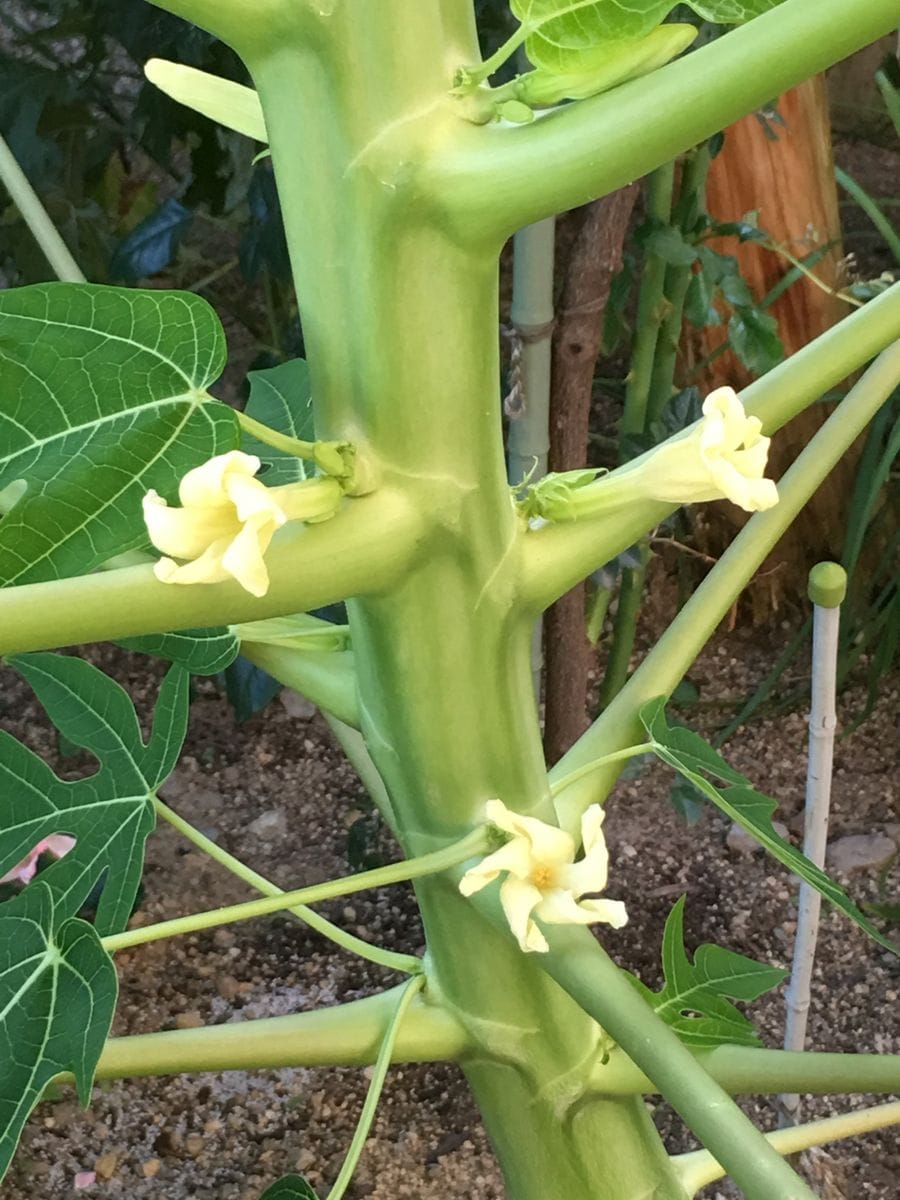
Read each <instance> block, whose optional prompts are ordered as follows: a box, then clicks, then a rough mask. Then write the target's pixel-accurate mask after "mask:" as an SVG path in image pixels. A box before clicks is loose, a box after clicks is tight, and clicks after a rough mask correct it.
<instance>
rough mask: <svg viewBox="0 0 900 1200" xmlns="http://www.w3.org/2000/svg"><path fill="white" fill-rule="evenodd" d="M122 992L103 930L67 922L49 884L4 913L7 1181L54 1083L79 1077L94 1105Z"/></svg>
mask: <svg viewBox="0 0 900 1200" xmlns="http://www.w3.org/2000/svg"><path fill="white" fill-rule="evenodd" d="M116 992H117V984H116V972H115V968H114V966H113V964H112V961H111V959H110V957H109V955H108V954H107V953H106V951H105V950H104V949H103V947H102V945H101V943H100V938H99V937H98V935H97V932H96V930H94V929H93V928H92V927H91V926H90V925H88V924H87V923H86V922H84V921H79V920H64V921H62V923H60V922H59V913H58V911H57V910H56V909H55V906H54V901H53V894H52V891H51V889H50V888H49V887H48V886H47V884H46V883H44V882H41V881H38V882H36V883H33V884H32V885H31V886H30V887H29V888H28V889H27V890H26V891H25V892H24V893H23V894H22V895H21V896H17V897H16V899H15V900H10V901H7V903H6V904H4V905H2V906H0V1179H2V1178H3V1176H4V1174H5V1173H6V1170H7V1168H8V1166H9V1163H10V1160H11V1158H12V1156H13V1153H14V1151H15V1148H16V1143H17V1142H18V1139H19V1135H20V1134H21V1132H22V1127H23V1125H24V1124H25V1121H26V1119H27V1118H28V1114H29V1113H30V1112H31V1110H32V1109H33V1108H34V1106H35V1105H36V1104H37V1102H38V1101H39V1100H40V1098H41V1094H42V1093H43V1091H44V1088H45V1087H46V1086H47V1084H48V1083H49V1082H50V1081H51V1080H52V1079H53V1078H54V1076H56V1075H58V1074H60V1072H62V1071H71V1072H72V1073H73V1074H74V1076H75V1085H76V1087H77V1089H78V1095H79V1098H80V1100H81V1102H82V1104H87V1103H88V1100H89V1099H90V1094H91V1084H92V1082H93V1077H94V1070H95V1068H96V1065H97V1060H98V1059H99V1057H100V1052H101V1050H102V1049H103V1045H104V1043H105V1041H106V1037H107V1034H108V1033H109V1028H110V1025H111V1024H112V1018H113V1013H114V1011H115V1006H116Z"/></svg>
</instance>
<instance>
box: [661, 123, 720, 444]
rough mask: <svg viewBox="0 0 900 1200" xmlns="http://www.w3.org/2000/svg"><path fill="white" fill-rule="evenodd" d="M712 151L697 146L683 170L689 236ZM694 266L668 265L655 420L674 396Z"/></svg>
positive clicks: (682, 225) (682, 223)
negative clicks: (676, 371)
mask: <svg viewBox="0 0 900 1200" xmlns="http://www.w3.org/2000/svg"><path fill="white" fill-rule="evenodd" d="M709 164H710V154H709V148H708V146H707V145H703V146H698V148H697V149H696V150H695V151H694V152H693V153H692V154H691V155H689V156H688V157H687V159H686V160H685V163H684V168H683V170H682V178H681V191H680V193H679V197H678V204H677V206H676V210H675V213H674V219H675V222H676V225H677V228H678V229H680V231H681V233H682V235H683V236H684V237H686V238H687V237H690V235H691V233H692V232H693V230H694V226H695V225H696V223H697V218H698V216H699V215H700V212H701V211H702V209H703V206H704V203H705V197H706V177H707V175H708V174H709ZM692 277H693V270H692V268H691V265H690V264H689V263H688V264H678V265H676V264H671V265H670V266H668V267H667V268H666V277H665V317H664V319H663V323H662V328H661V329H660V332H659V339H658V341H657V345H656V353H655V355H654V359H653V372H652V375H651V379H650V394H649V399H648V406H647V420H648V421H649V422H650V423H651V424H652V422H654V421H658V420H659V418H660V417H661V416H662V413H663V410H664V408H665V407H666V405H667V404H668V402H669V400H670V399H671V398H672V392H673V390H674V386H675V368H676V365H677V362H678V347H679V346H680V345H681V335H682V326H683V324H684V303H685V300H686V299H687V293H688V288H689V287H690V283H691V279H692Z"/></svg>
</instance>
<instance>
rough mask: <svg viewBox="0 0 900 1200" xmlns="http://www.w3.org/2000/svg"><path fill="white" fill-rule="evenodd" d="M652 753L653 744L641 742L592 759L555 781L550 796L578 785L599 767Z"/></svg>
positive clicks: (551, 786)
mask: <svg viewBox="0 0 900 1200" xmlns="http://www.w3.org/2000/svg"><path fill="white" fill-rule="evenodd" d="M652 753H653V743H652V742H642V743H641V744H640V745H639V746H629V747H628V748H627V749H625V750H616V751H615V752H614V753H612V754H604V756H603V757H602V758H597V759H594V761H593V762H589V763H585V764H584V766H583V767H577V768H576V769H575V770H574V771H570V772H569V774H568V775H563V777H562V779H555V780H554V781H553V783H552V784H551V785H550V795H551V796H553V797H554V798H555V797H556V796H558V795H559V794H560V792H564V791H565V790H566V788H567V787H570V786H571V785H572V784H573V783H578V781H579V779H584V778H585V777H586V776H587V775H590V774H591V772H592V771H597V770H599V768H600V767H605V766H606V765H607V764H608V763H613V762H625V761H626V760H627V759H629V758H638V757H639V756H640V755H641V754H652Z"/></svg>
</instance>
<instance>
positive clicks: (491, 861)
mask: <svg viewBox="0 0 900 1200" xmlns="http://www.w3.org/2000/svg"><path fill="white" fill-rule="evenodd" d="M501 871H509V872H510V874H511V875H515V876H516V877H517V878H518V879H527V878H528V875H529V873H530V871H531V852H530V848H529V846H528V843H527V842H526V841H525V839H524V838H513V839H512V841H510V842H507V843H506V845H505V846H501V847H500V849H499V850H495V851H494V853H493V854H489V855H488V856H487V858H485V859H482V861H481V862H480V863H478V865H477V866H475V867H471V868H470V869H469V870H468V871H466V873H465V875H463V877H462V879H461V880H460V884H459V890H460V891H461V892H462V894H463V895H464V896H471V895H472V893H473V892H478V891H481V889H482V888H483V887H487V885H488V884H489V883H492V882H493V880H495V879H496V878H497V876H498V875H499V874H500V872H501Z"/></svg>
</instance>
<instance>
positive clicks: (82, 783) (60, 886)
mask: <svg viewBox="0 0 900 1200" xmlns="http://www.w3.org/2000/svg"><path fill="white" fill-rule="evenodd" d="M8 661H9V663H10V666H12V667H14V668H15V669H16V670H17V671H19V672H20V673H21V674H22V675H23V676H24V677H25V678H26V679H27V680H28V682H29V683H30V684H31V686H32V688H33V689H34V691H35V693H36V695H37V697H38V699H39V700H40V702H41V703H42V704H43V706H44V708H45V709H46V710H47V714H48V716H49V717H50V719H51V720H52V721H53V723H54V725H55V726H56V728H57V729H58V730H59V731H60V733H61V734H63V736H64V737H65V738H66V739H67V741H68V742H70V743H72V744H74V745H76V746H80V747H81V748H82V749H85V750H88V751H90V753H91V754H93V755H94V756H95V757H96V758H97V760H98V762H99V764H100V768H99V770H98V771H97V773H96V774H94V775H91V776H89V777H88V778H86V779H75V780H71V781H63V780H61V779H59V778H58V777H57V776H56V775H55V774H54V772H53V771H51V769H50V768H49V767H48V766H47V764H46V763H45V762H44V761H43V760H42V759H40V758H38V756H37V755H36V754H33V753H32V751H31V750H28V749H26V747H25V746H23V745H22V744H21V743H20V742H18V741H16V739H15V738H14V737H12V736H11V735H10V734H8V733H6V732H4V731H0V875H3V874H5V873H6V872H7V871H10V870H12V869H13V868H14V867H15V866H16V865H17V864H18V863H20V862H22V860H23V859H24V858H25V857H26V856H27V855H28V854H29V852H30V851H31V850H32V849H33V848H34V847H35V846H37V845H38V843H39V842H41V841H42V840H43V839H44V838H47V837H51V836H53V835H54V834H67V835H68V836H70V837H73V838H75V846H74V847H73V848H72V849H71V850H69V852H68V853H67V854H66V855H65V856H64V857H63V858H61V859H60V860H59V861H58V862H55V863H53V864H52V865H51V866H50V867H48V868H47V869H46V870H44V871H42V872H41V875H40V879H41V881H42V882H43V883H44V884H45V885H46V886H47V887H49V888H50V891H51V892H52V895H53V899H54V904H55V906H56V909H57V915H58V917H60V918H64V917H70V916H74V915H75V913H77V912H78V910H79V909H80V908H81V906H82V905H83V904H84V902H85V900H86V899H87V897H88V896H89V895H90V893H91V891H92V890H93V889H94V888H95V886H96V885H97V884H98V883H100V882H101V881H102V882H103V890H102V893H101V895H100V900H99V904H98V907H97V918H96V924H97V928H98V929H99V931H100V932H101V933H104V934H105V933H115V932H117V931H118V930H120V929H124V927H125V924H126V923H127V921H128V917H129V916H130V914H131V909H132V906H133V904H134V898H135V895H136V893H137V889H138V884H139V883H140V878H141V868H142V865H143V856H144V842H145V841H146V839H147V836H148V834H149V833H150V832H151V831H152V829H153V827H154V824H155V815H154V810H153V795H154V793H155V790H156V789H157V788H158V787H159V786H160V785H161V784H162V783H163V781H164V780H165V779H167V778H168V776H169V775H170V774H171V773H172V770H173V768H174V766H175V763H176V762H177V761H178V755H179V753H180V750H181V745H182V742H183V741H184V734H185V730H186V728H187V706H188V681H189V676H188V675H187V673H186V672H185V671H183V670H182V669H181V668H180V667H173V668H172V669H171V670H170V671H169V673H168V674H167V676H166V678H165V680H164V681H163V684H162V686H161V688H160V690H159V697H158V699H157V702H156V710H155V712H154V717H153V728H152V731H151V734H150V738H149V740H148V741H147V743H146V745H145V744H144V742H143V740H142V738H141V731H140V726H139V725H138V720H137V715H136V714H135V711H134V707H133V705H132V703H131V700H130V699H129V698H128V695H127V694H126V692H125V691H124V690H123V689H122V688H121V687H120V686H119V685H118V684H117V683H116V682H115V681H114V680H112V679H110V678H109V677H108V676H106V675H104V674H103V672H102V671H99V670H98V669H97V668H96V667H94V666H92V665H91V664H90V663H86V662H83V661H82V660H81V659H78V658H69V657H64V656H63V655H59V654H45V653H39V654H22V655H17V656H15V657H13V658H10V659H9V660H8ZM31 886H33V885H31Z"/></svg>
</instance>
